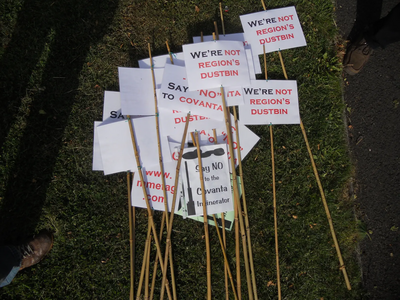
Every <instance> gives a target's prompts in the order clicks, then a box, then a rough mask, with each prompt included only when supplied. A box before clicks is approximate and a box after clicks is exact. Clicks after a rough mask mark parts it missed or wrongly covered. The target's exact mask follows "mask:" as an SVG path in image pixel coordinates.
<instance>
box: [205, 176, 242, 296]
mask: <svg viewBox="0 0 400 300" xmlns="http://www.w3.org/2000/svg"><path fill="white" fill-rule="evenodd" d="M200 172H202V171H200ZM213 218H214V223H215V227H216V228H217V235H218V239H219V243H220V244H221V249H222V254H223V255H224V261H225V266H226V270H227V271H228V273H229V279H230V280H231V285H232V290H233V294H234V296H235V299H238V296H237V294H236V290H235V284H234V283H233V278H232V273H231V269H230V268H229V263H228V258H227V257H226V249H225V245H224V243H223V241H222V238H221V234H220V233H219V227H218V223H217V218H216V217H215V214H213ZM223 230H225V228H223Z"/></svg>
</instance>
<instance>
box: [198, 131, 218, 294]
mask: <svg viewBox="0 0 400 300" xmlns="http://www.w3.org/2000/svg"><path fill="white" fill-rule="evenodd" d="M195 139H196V147H197V158H198V162H199V173H200V184H201V195H202V201H203V220H204V234H205V237H206V253H207V300H211V252H210V237H209V234H208V221H207V206H206V195H205V188H204V179H203V166H202V163H201V151H200V143H199V133H198V132H197V131H196V132H195ZM216 225H217V224H216Z"/></svg>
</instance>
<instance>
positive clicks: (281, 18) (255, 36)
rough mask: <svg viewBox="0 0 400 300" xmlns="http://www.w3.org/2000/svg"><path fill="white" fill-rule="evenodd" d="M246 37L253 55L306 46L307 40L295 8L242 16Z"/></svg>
mask: <svg viewBox="0 0 400 300" xmlns="http://www.w3.org/2000/svg"><path fill="white" fill-rule="evenodd" d="M240 20H241V22H242V27H243V30H244V35H245V37H246V39H247V41H248V42H249V43H250V46H251V49H252V51H253V54H263V53H264V52H263V45H265V51H266V52H274V51H278V50H285V49H290V48H296V47H302V46H306V45H307V43H306V39H305V37H304V33H303V30H302V28H301V25H300V21H299V18H298V16H297V13H296V9H295V7H294V6H290V7H285V8H278V9H271V10H266V11H260V12H256V13H251V14H247V15H242V16H240Z"/></svg>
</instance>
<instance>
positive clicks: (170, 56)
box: [165, 41, 174, 64]
mask: <svg viewBox="0 0 400 300" xmlns="http://www.w3.org/2000/svg"><path fill="white" fill-rule="evenodd" d="M165 44H166V46H167V51H168V54H169V60H170V61H171V64H174V59H173V58H172V53H171V49H169V45H168V41H165Z"/></svg>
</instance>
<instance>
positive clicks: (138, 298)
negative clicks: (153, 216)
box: [136, 219, 151, 300]
mask: <svg viewBox="0 0 400 300" xmlns="http://www.w3.org/2000/svg"><path fill="white" fill-rule="evenodd" d="M150 239H151V225H150V219H149V221H148V225H147V237H146V242H145V247H144V252H143V261H142V270H141V271H140V279H139V285H138V290H137V295H136V300H140V297H141V296H142V285H143V279H144V275H145V274H144V273H145V268H146V261H147V255H148V248H149V247H150V243H149V241H150Z"/></svg>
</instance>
